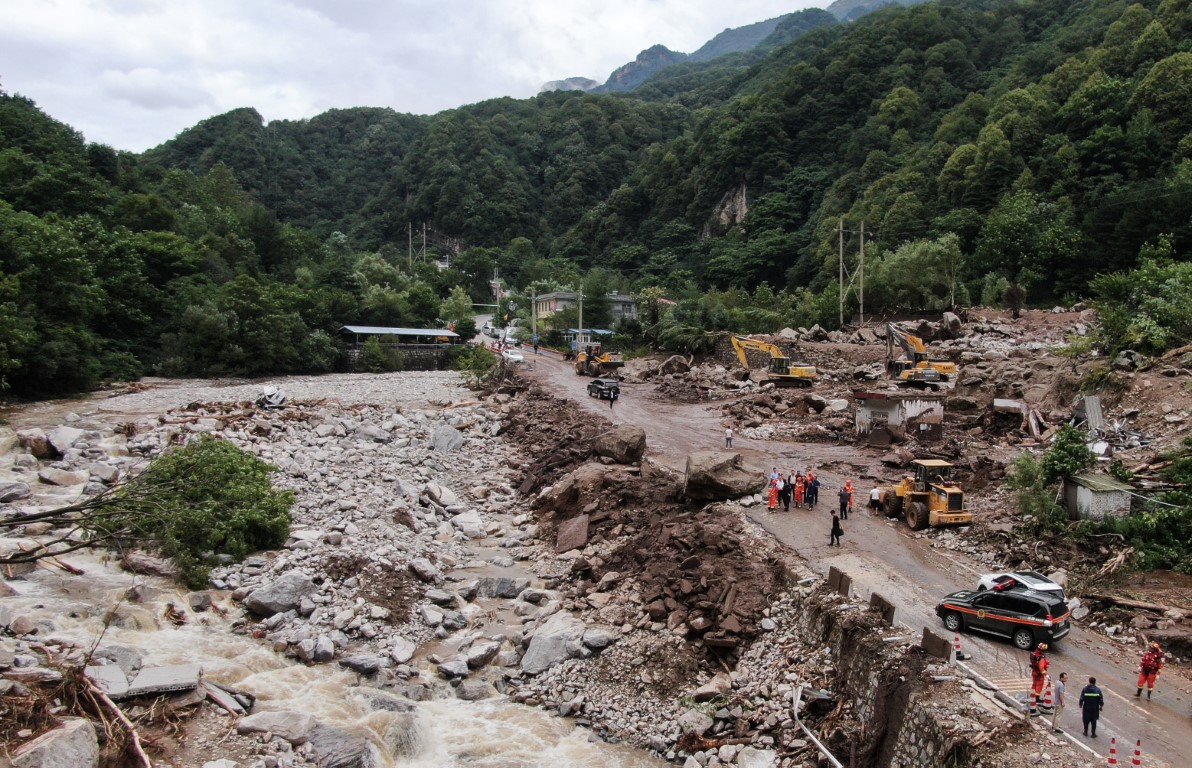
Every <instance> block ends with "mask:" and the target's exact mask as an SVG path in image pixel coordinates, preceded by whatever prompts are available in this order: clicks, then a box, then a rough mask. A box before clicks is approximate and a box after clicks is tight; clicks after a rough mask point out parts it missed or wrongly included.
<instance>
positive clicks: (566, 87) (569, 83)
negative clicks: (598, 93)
mask: <svg viewBox="0 0 1192 768" xmlns="http://www.w3.org/2000/svg"><path fill="white" fill-rule="evenodd" d="M598 85H600V83H598V82H596V81H595V80H592V79H591V78H587V77H569V78H567V79H566V80H551V81H550V82H549V83H544V84H543V86H542V87H541V88H540V89H538V92H539V93H546V92H547V91H590V90H592V89H593V88H595V87H596V86H598Z"/></svg>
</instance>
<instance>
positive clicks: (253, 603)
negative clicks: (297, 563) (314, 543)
mask: <svg viewBox="0 0 1192 768" xmlns="http://www.w3.org/2000/svg"><path fill="white" fill-rule="evenodd" d="M314 591H315V583H314V582H313V581H311V578H310V577H309V576H307V575H306V574H305V573H302V572H301V571H287V572H286V573H284V574H282V575H281V578H279V579H277V581H274V582H272V583H271V584H266V585H265V586H263V587H261V588H260V589H257V590H254V591H253V592H252V593H251V594H249V596H248V597H246V598H244V607H245V608H247V609H248V610H250V611H252V612H253V613H255V614H257V615H258V616H265V617H269V616H272V615H273V614H275V613H283V612H285V611H288V610H291V609H296V608H297V607H298V604H299V603H300V602H302V598H303V597H305V596H306V595H309V594H311V593H313V592H314Z"/></svg>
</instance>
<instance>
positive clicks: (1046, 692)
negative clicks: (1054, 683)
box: [1040, 675, 1055, 715]
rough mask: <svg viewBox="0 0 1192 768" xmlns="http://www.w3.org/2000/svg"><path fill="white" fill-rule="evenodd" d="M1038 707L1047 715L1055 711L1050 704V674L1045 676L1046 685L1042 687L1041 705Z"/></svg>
mask: <svg viewBox="0 0 1192 768" xmlns="http://www.w3.org/2000/svg"><path fill="white" fill-rule="evenodd" d="M1040 709H1041V710H1042V711H1043V712H1045V713H1046V714H1049V715H1050V714H1051V713H1052V712H1053V711H1055V710H1054V707H1052V706H1051V675H1048V676H1047V687H1046V688H1044V689H1043V706H1042V707H1041V708H1040Z"/></svg>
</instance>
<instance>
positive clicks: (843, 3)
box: [828, 0, 928, 21]
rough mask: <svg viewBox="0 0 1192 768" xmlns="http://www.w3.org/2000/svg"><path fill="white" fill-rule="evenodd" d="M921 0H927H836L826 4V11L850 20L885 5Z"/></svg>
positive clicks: (904, 3) (843, 19) (920, 1)
mask: <svg viewBox="0 0 1192 768" xmlns="http://www.w3.org/2000/svg"><path fill="white" fill-rule="evenodd" d="M923 2H928V0H836V2H834V3H832V4H831V5H829V6H828V12H829V13H831V14H832V15H833V16H835V17H836V18H838V19H840V20H841V21H852V20H854V19H859V18H861V17H862V16H864V15H865V14H867V13H872V12H873V11H876V10H877V9H878V8H884V7H886V6H887V5H914V4H915V3H923Z"/></svg>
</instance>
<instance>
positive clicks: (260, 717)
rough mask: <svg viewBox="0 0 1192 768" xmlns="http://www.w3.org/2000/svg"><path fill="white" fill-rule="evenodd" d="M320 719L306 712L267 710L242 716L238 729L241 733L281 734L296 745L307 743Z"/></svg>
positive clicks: (237, 725)
mask: <svg viewBox="0 0 1192 768" xmlns="http://www.w3.org/2000/svg"><path fill="white" fill-rule="evenodd" d="M316 725H318V721H317V720H315V718H314V716H313V715H309V714H307V713H306V712H292V711H290V710H286V709H279V710H274V711H266V712H254V713H253V714H251V715H248V716H246V717H242V718H240V722H239V723H237V724H236V730H237V731H239V732H240V733H272V734H273V735H274V736H280V737H282V738H283V739H285V740H286V741H288V742H290V743H291V744H293V745H294V746H298V745H299V744H305V743H306V741H307V739H309V738H310V734H311V733H312V732H313V731H314V729H315V726H316Z"/></svg>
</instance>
